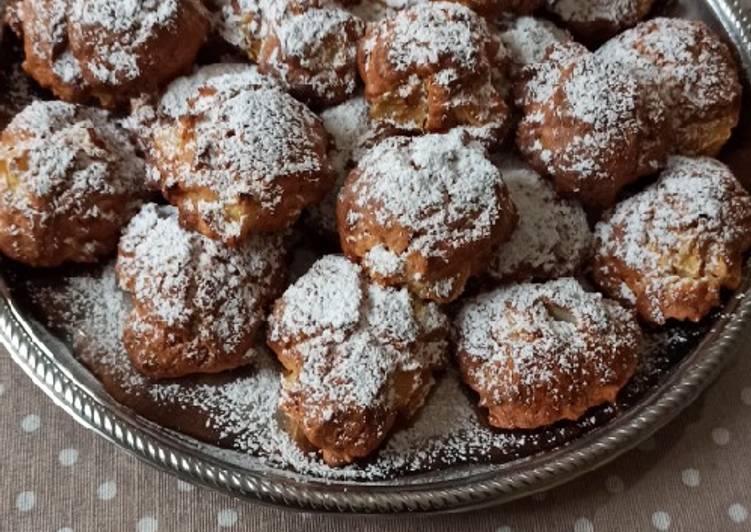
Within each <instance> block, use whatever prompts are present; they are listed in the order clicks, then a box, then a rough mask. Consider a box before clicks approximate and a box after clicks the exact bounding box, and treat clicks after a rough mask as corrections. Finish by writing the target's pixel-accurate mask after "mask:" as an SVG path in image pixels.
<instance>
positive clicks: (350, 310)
mask: <svg viewBox="0 0 751 532" xmlns="http://www.w3.org/2000/svg"><path fill="white" fill-rule="evenodd" d="M447 336H448V320H447V319H446V317H445V316H444V315H443V313H442V312H441V311H440V310H439V308H438V307H437V305H435V304H434V303H425V302H421V301H419V300H418V299H416V298H414V297H413V296H411V295H410V294H409V292H408V291H406V290H405V289H394V288H384V287H381V286H379V285H377V284H375V283H373V282H372V281H370V280H369V279H368V278H367V275H365V272H363V270H362V269H361V268H360V267H359V266H358V265H356V264H354V263H351V262H349V261H348V260H347V259H345V258H344V257H341V256H335V255H329V256H326V257H324V258H322V259H320V260H319V261H318V262H317V263H316V264H314V265H313V267H312V268H311V269H310V270H309V271H308V272H307V273H306V274H305V275H304V276H303V277H301V278H300V279H299V280H298V281H297V282H296V283H295V284H293V285H292V286H291V287H290V288H289V289H287V291H286V292H285V294H284V295H283V296H282V297H281V298H280V299H279V300H278V301H277V302H276V305H275V307H274V311H273V313H272V314H271V317H270V318H269V336H268V344H269V346H270V347H271V349H273V350H274V352H275V353H276V354H277V357H278V358H279V361H280V362H281V363H282V365H283V366H284V368H285V372H286V375H285V377H284V380H283V392H282V398H281V400H280V408H281V410H282V411H283V412H284V413H285V414H287V416H288V417H289V419H290V423H291V426H292V430H293V432H295V433H299V434H301V435H302V436H304V438H305V439H306V440H307V441H308V442H309V443H310V444H312V445H313V446H315V447H316V448H318V449H320V450H321V453H322V456H323V459H324V461H325V462H326V463H327V464H329V465H332V466H341V465H345V464H348V463H351V462H353V461H354V460H356V459H358V458H364V457H366V456H368V455H370V454H371V453H372V452H374V451H375V450H376V449H377V448H378V446H379V445H380V444H381V442H382V441H383V440H384V439H385V438H386V436H387V435H388V434H389V433H390V432H391V431H392V429H393V428H394V425H395V424H396V423H397V421H399V420H402V421H406V420H409V419H410V418H411V417H412V416H414V414H415V413H416V412H417V411H418V410H419V408H420V407H421V406H422V404H423V403H424V401H425V398H426V397H427V394H428V392H429V391H430V389H431V387H432V385H433V382H434V380H433V373H434V371H436V370H438V369H440V368H441V367H443V365H444V364H445V362H446V352H447V348H448V342H447Z"/></svg>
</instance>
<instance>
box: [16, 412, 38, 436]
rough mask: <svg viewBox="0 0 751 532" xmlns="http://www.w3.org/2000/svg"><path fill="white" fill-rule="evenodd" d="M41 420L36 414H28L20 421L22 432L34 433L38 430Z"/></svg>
mask: <svg viewBox="0 0 751 532" xmlns="http://www.w3.org/2000/svg"><path fill="white" fill-rule="evenodd" d="M41 424H42V420H41V419H39V416H37V415H36V414H29V415H28V416H26V417H25V418H23V419H22V420H21V429H22V430H23V431H24V432H34V431H35V430H39V427H40V425H41Z"/></svg>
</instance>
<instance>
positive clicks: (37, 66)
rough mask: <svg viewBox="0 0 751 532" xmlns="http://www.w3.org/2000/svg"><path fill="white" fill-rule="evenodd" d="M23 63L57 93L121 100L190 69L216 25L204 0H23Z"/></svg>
mask: <svg viewBox="0 0 751 532" xmlns="http://www.w3.org/2000/svg"><path fill="white" fill-rule="evenodd" d="M16 13H17V16H18V20H19V26H20V29H21V31H22V33H23V40H24V50H25V54H26V59H25V61H24V69H25V70H26V72H27V73H28V74H29V75H30V76H32V77H33V78H34V79H35V80H36V81H37V82H38V83H39V84H40V85H41V86H43V87H45V88H47V89H50V90H51V91H52V92H53V93H54V94H55V95H56V96H57V97H58V98H60V99H62V100H66V101H71V102H78V103H85V102H86V101H88V100H90V99H91V98H96V99H97V100H99V102H100V103H101V104H102V105H103V106H105V107H110V108H113V107H118V106H120V105H122V104H124V103H126V102H127V101H128V100H129V99H130V98H131V97H133V96H136V95H138V94H141V93H154V92H156V91H157V90H158V89H159V88H160V87H162V86H163V85H166V84H167V83H168V82H169V81H170V80H172V79H173V78H175V77H177V76H178V75H180V74H181V73H184V72H186V71H188V70H190V68H191V66H192V65H193V61H194V60H195V57H196V54H197V53H198V50H199V49H200V48H201V46H202V45H203V43H204V42H205V40H206V38H207V36H208V32H209V21H208V17H207V13H206V11H205V9H204V7H203V4H202V3H201V2H200V1H199V0H166V1H158V0H148V1H146V2H141V3H138V4H132V3H127V2H119V1H116V0H93V1H92V0H21V2H20V3H19V5H18V6H17V10H16Z"/></svg>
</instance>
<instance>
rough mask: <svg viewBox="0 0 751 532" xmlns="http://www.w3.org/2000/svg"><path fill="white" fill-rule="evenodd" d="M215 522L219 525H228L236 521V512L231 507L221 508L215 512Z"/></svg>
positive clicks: (232, 524)
mask: <svg viewBox="0 0 751 532" xmlns="http://www.w3.org/2000/svg"><path fill="white" fill-rule="evenodd" d="M216 522H217V524H218V525H219V526H220V527H230V526H234V525H235V523H237V512H236V511H235V510H233V509H231V508H226V509H224V510H221V511H220V512H219V513H218V514H216Z"/></svg>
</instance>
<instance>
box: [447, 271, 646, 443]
mask: <svg viewBox="0 0 751 532" xmlns="http://www.w3.org/2000/svg"><path fill="white" fill-rule="evenodd" d="M456 329H457V360H458V363H459V368H460V370H461V373H462V376H463V379H464V382H466V383H467V385H468V386H469V387H470V388H472V389H473V390H474V391H476V392H477V393H478V394H479V396H480V406H482V407H484V408H487V409H488V419H489V422H490V424H491V425H493V426H494V427H498V428H502V429H536V428H539V427H543V426H546V425H551V424H553V423H556V422H558V421H562V420H571V421H575V420H577V419H579V418H580V417H581V416H583V415H584V414H585V413H586V412H587V410H589V409H590V408H592V407H595V406H598V405H600V404H603V403H614V402H615V400H616V397H617V395H618V392H619V391H620V390H621V388H623V386H625V385H626V383H627V382H628V381H629V380H630V379H631V377H632V375H633V374H634V372H635V370H636V366H637V361H638V351H639V344H640V339H641V331H640V330H639V325H638V323H637V322H636V319H635V317H634V315H633V313H632V312H630V311H627V310H626V309H624V308H623V307H621V306H620V305H619V304H618V303H616V302H615V301H611V300H608V299H603V297H602V296H601V295H600V294H597V293H589V292H585V291H584V289H583V288H582V287H581V285H580V284H579V283H578V282H577V281H576V280H574V279H571V278H567V279H560V280H558V281H551V282H548V283H545V284H519V285H508V286H506V287H503V288H499V289H497V290H495V291H493V292H489V293H486V294H483V295H480V296H478V297H476V298H474V299H471V300H470V301H468V302H467V303H466V304H465V305H464V307H463V308H462V310H461V311H460V312H459V315H458V317H457V319H456Z"/></svg>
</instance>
